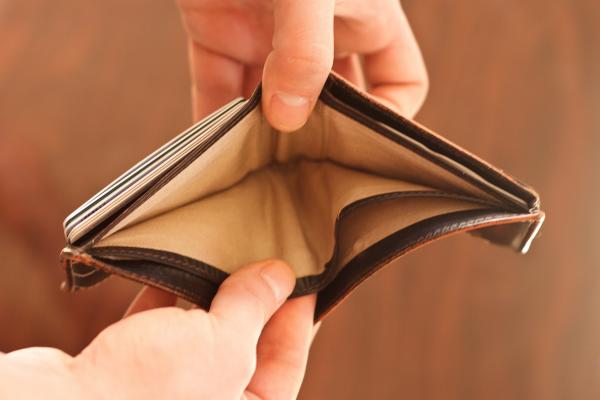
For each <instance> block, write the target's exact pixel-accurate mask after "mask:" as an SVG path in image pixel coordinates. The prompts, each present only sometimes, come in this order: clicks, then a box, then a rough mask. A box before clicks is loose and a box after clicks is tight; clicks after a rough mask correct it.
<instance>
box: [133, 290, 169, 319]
mask: <svg viewBox="0 0 600 400" xmlns="http://www.w3.org/2000/svg"><path fill="white" fill-rule="evenodd" d="M175 303H177V296H175V295H174V294H173V293H169V292H166V291H164V290H162V289H158V288H155V287H152V286H144V287H143V288H142V290H140V291H139V293H138V294H137V295H136V296H135V299H134V300H133V301H132V302H131V304H130V305H129V308H128V309H127V311H125V315H124V316H123V318H126V317H129V316H130V315H132V314H135V313H139V312H142V311H146V310H151V309H153V308H159V307H172V306H174V305H175Z"/></svg>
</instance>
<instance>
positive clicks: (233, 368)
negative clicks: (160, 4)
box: [0, 0, 428, 400]
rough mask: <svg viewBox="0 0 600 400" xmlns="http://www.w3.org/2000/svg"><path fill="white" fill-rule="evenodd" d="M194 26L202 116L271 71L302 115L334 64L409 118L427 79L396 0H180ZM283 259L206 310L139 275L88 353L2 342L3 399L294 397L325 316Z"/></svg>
mask: <svg viewBox="0 0 600 400" xmlns="http://www.w3.org/2000/svg"><path fill="white" fill-rule="evenodd" d="M179 7H180V9H181V14H182V17H183V22H184V25H185V27H186V30H187V32H188V37H189V56H190V69H191V76H192V83H193V85H192V99H193V104H194V116H195V118H197V119H199V118H202V117H203V116H205V115H207V114H208V113H210V112H211V111H214V110H215V109H216V108H218V107H219V106H221V105H223V104H224V103H226V102H227V101H229V100H231V99H233V98H235V97H238V96H244V97H247V96H248V95H249V94H250V93H251V92H252V90H253V89H254V88H255V87H256V85H257V84H258V82H259V81H260V80H262V82H263V98H262V106H263V110H264V113H265V115H266V116H267V119H268V120H269V122H270V123H271V125H272V126H273V127H275V128H277V129H279V130H281V131H284V132H290V131H293V130H295V129H298V128H300V127H301V126H302V125H303V124H304V123H305V122H306V120H307V118H308V115H309V114H310V111H311V110H312V108H313V106H314V104H315V102H316V101H317V98H318V95H319V93H320V91H321V89H322V87H323V84H324V82H325V79H326V77H327V74H328V73H329V71H330V70H331V69H333V70H335V71H336V72H337V73H339V74H340V75H342V76H343V77H345V78H346V79H347V80H349V81H351V82H352V83H354V84H355V85H356V86H358V87H359V88H361V89H363V90H365V91H368V92H369V93H370V94H371V95H373V96H375V97H377V98H378V99H379V100H380V101H382V102H384V103H386V104H387V105H388V106H389V107H391V108H394V109H396V110H397V111H398V112H400V113H401V114H403V115H405V116H408V117H412V116H413V115H414V114H415V113H416V112H417V111H418V109H419V107H420V106H421V104H422V102H423V100H424V99H425V96H426V93H427V88H428V80H427V73H426V70H425V66H424V64H423V59H422V57H421V53H420V51H419V48H418V46H417V43H416V41H415V39H414V36H413V34H412V31H411V29H410V27H409V25H408V22H407V20H406V17H405V15H404V13H403V11H402V9H401V7H400V5H399V3H398V2H397V1H396V0H371V1H365V0H346V1H334V0H302V1H300V0H247V1H242V0H212V1H211V0H180V1H179ZM294 283H295V277H294V274H293V271H292V269H291V268H290V267H289V266H287V265H286V264H285V263H283V262H282V261H277V260H269V261H262V262H257V263H254V264H251V265H248V266H244V267H242V268H240V270H239V271H238V272H236V273H234V274H232V275H231V276H230V277H229V278H228V279H227V280H226V281H225V282H224V283H223V284H222V286H221V287H220V289H219V291H218V292H217V295H216V297H215V299H214V301H213V303H212V305H211V307H210V310H207V311H204V310H200V309H197V308H195V309H190V310H183V309H181V308H177V307H175V301H176V298H175V297H174V296H173V295H171V294H169V293H166V292H163V291H161V290H159V289H154V288H149V287H146V288H144V289H143V290H142V291H141V292H140V294H139V295H138V296H137V297H136V299H135V300H134V301H133V302H132V304H131V306H130V307H129V310H128V311H127V313H126V314H125V316H124V318H123V319H122V320H120V321H119V322H117V323H115V324H113V325H110V326H108V327H107V328H106V329H105V330H104V331H102V332H101V333H100V334H99V335H98V336H97V337H96V338H95V339H94V340H93V341H92V342H91V343H90V344H89V345H88V346H87V347H86V348H85V349H84V350H83V351H82V352H81V353H80V354H78V355H76V356H74V357H72V356H70V355H67V354H65V353H63V352H61V351H60V350H57V349H51V348H27V349H22V350H18V351H15V352H12V353H8V354H4V355H2V354H0V398H45V399H53V398H56V399H62V400H65V399H71V398H74V399H75V398H77V399H79V398H86V399H103V398H110V399H149V398H169V399H199V398H200V399H205V398H206V399H236V400H237V399H294V398H296V397H297V395H298V391H299V390H300V385H301V383H302V379H303V377H304V372H305V369H306V363H307V359H308V351H309V348H310V344H311V342H312V339H313V337H314V334H315V332H316V329H317V327H316V326H315V325H314V324H313V315H314V307H315V296H314V295H312V296H304V297H300V298H295V299H288V300H286V299H287V298H288V296H289V295H290V293H291V292H292V289H293V286H294Z"/></svg>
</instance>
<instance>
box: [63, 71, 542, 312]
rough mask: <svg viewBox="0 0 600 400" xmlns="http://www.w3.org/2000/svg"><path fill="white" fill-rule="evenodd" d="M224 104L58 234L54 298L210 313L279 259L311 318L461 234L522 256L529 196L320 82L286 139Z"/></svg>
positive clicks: (532, 229)
mask: <svg viewBox="0 0 600 400" xmlns="http://www.w3.org/2000/svg"><path fill="white" fill-rule="evenodd" d="M260 99H261V89H260V86H259V87H258V88H257V89H256V90H255V92H254V94H253V95H252V96H251V97H250V98H249V99H236V100H234V101H232V102H231V103H229V104H227V105H225V106H224V107H222V108H221V109H220V110H218V111H216V112H215V113H213V114H212V115H210V116H208V117H207V118H205V119H204V120H202V121H200V122H199V123H197V124H196V125H194V126H193V127H191V128H189V129H188V130H187V131H185V132H183V133H182V134H180V135H179V136H177V137H175V138H174V139H173V140H171V141H170V142H168V143H167V144H166V145H164V146H162V147H161V148H159V149H158V150H156V151H155V152H154V153H152V154H151V155H149V156H148V157H146V158H145V159H144V160H142V161H140V162H139V163H138V164H136V165H135V166H134V167H133V168H131V169H130V170H129V171H127V172H126V173H125V174H123V175H122V176H120V177H119V178H117V179H116V180H115V181H114V182H112V183H111V184H110V185H108V186H107V187H106V188H104V189H103V190H102V191H100V192H99V193H98V194H96V195H95V196H93V197H92V198H91V199H89V200H88V201H87V202H85V203H84V204H83V205H82V206H81V207H79V208H78V209H77V210H76V211H74V212H73V213H72V214H71V215H69V217H68V218H67V219H66V220H65V222H64V229H65V236H66V239H67V245H66V247H65V248H64V249H63V251H62V253H61V259H62V261H63V265H64V267H65V270H66V282H65V284H64V286H65V287H66V288H67V289H70V290H73V291H74V290H77V289H80V288H86V287H90V286H94V285H96V284H98V283H99V282H101V281H103V280H104V279H105V278H107V277H108V276H110V275H120V276H122V277H125V278H128V279H133V280H135V281H139V282H142V283H145V284H147V285H151V286H155V287H159V288H162V289H164V290H166V291H169V292H172V293H175V294H177V295H178V296H180V297H182V298H184V299H186V300H188V301H190V302H192V303H195V304H196V305H198V306H200V307H203V308H208V307H209V306H210V303H211V300H212V298H213V296H214V295H215V293H216V291H217V289H218V287H219V285H220V284H221V282H223V280H224V279H225V278H226V277H227V276H228V275H229V274H230V273H232V272H234V271H235V270H236V269H238V268H240V267H241V266H243V265H245V264H248V263H251V262H255V261H259V260H264V259H270V258H271V259H272V258H277V259H282V260H284V261H286V262H287V263H288V264H289V265H290V266H291V267H292V268H293V269H294V271H295V273H296V277H297V280H296V286H295V288H294V291H293V293H292V296H300V295H304V294H308V293H318V295H317V307H316V311H315V319H316V320H319V319H321V318H322V317H323V316H324V315H325V314H326V313H327V312H328V311H330V310H331V309H332V308H333V307H334V306H335V305H336V304H338V303H339V302H340V301H341V300H342V299H343V298H344V297H345V296H346V295H348V294H349V293H350V292H351V291H352V290H353V289H354V288H355V287H356V286H357V285H358V284H359V283H360V282H362V281H363V280H364V279H366V278H368V277H369V276H370V275H371V274H372V273H373V272H375V271H376V270H378V269H379V268H381V267H383V266H384V265H386V264H388V263H390V262H391V261H392V260H394V259H396V258H397V257H400V256H402V255H403V254H406V253H407V252H409V251H411V250H414V249H416V248H418V247H420V246H423V245H425V244H427V243H429V242H431V241H433V240H437V239H440V238H442V237H445V236H448V235H450V234H453V233H457V232H464V231H471V232H472V233H475V234H477V236H480V237H483V238H485V239H487V240H489V241H491V242H493V243H497V244H500V245H504V246H509V247H511V248H513V249H515V250H517V251H520V252H523V253H525V252H526V251H527V250H528V248H529V247H530V244H531V242H532V240H533V239H534V237H535V236H536V234H537V233H538V231H539V228H540V226H541V224H542V222H543V219H544V213H543V212H542V211H541V210H540V203H539V198H538V195H537V194H536V193H535V192H534V191H533V190H532V189H531V188H529V187H527V186H526V185H524V184H522V183H520V182H519V181H517V180H515V179H514V178H511V177H510V176H508V175H506V174H505V173H503V172H502V171H501V170H499V169H497V168H495V167H493V166H491V165H490V164H488V163H486V162H485V161H483V160H481V159H479V158H477V157H476V156H474V155H472V154H470V153H468V152H467V151H465V150H463V149H461V148H460V147H458V146H457V145H454V144H452V143H451V142H449V141H448V140H446V139H444V138H442V137H440V136H438V135H437V134H435V133H433V132H431V131H429V130H428V129H426V128H424V127H422V126H421V125H419V124H417V123H415V122H412V121H410V120H408V119H406V118H403V117H402V116H400V115H398V114H397V113H395V112H394V111H392V110H390V109H389V108H387V107H385V106H384V105H382V104H380V103H379V102H378V101H377V100H376V99H374V98H372V97H371V96H370V95H368V94H366V93H363V92H361V91H360V90H358V89H356V88H355V87H353V86H352V85H351V84H349V83H347V82H346V81H344V80H343V79H342V78H340V77H339V76H338V75H335V74H333V73H332V74H330V75H329V77H328V79H327V81H326V84H325V86H324V88H323V90H322V92H321V94H320V97H319V99H318V101H317V104H316V106H315V108H314V111H313V112H312V114H311V115H310V117H309V119H308V122H307V123H306V124H305V125H304V126H303V127H302V128H300V129H299V130H297V131H295V132H292V133H283V132H279V131H277V130H275V129H274V128H272V127H271V126H270V125H269V123H268V121H267V120H266V118H265V116H264V115H263V113H262V110H261V106H260Z"/></svg>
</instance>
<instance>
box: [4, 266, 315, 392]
mask: <svg viewBox="0 0 600 400" xmlns="http://www.w3.org/2000/svg"><path fill="white" fill-rule="evenodd" d="M294 283H295V277H294V274H293V272H292V270H291V269H290V268H289V267H287V266H286V265H285V264H283V262H280V261H266V262H260V263H255V264H252V265H249V266H247V267H244V268H242V269H240V270H239V271H238V272H236V273H234V274H232V275H231V276H230V277H229V278H228V279H226V280H225V281H224V283H223V284H222V285H221V287H220V288H219V291H218V292H217V295H216V296H215V298H214V300H213V302H212V305H211V307H210V311H208V312H207V311H204V310H200V309H191V310H187V311H186V310H183V309H180V308H176V307H163V306H165V305H166V304H165V303H167V302H171V301H172V298H171V296H169V295H168V294H167V293H165V292H162V291H159V290H158V289H153V288H146V289H145V291H144V292H142V293H141V294H140V295H139V296H138V299H137V300H136V301H135V302H134V303H133V304H132V307H131V308H130V311H129V315H128V316H126V318H124V319H122V320H121V321H119V322H117V323H115V324H113V325H111V326H109V327H108V328H106V329H105V330H104V331H103V332H101V333H100V335H98V336H97V337H96V338H95V339H94V341H93V342H92V343H91V344H90V345H89V346H88V347H87V348H86V349H84V351H83V352H82V353H81V354H80V355H78V356H76V357H75V358H70V357H68V356H67V355H65V354H64V353H61V352H59V351H58V350H54V349H25V350H20V351H17V352H14V353H9V354H8V355H6V356H3V357H0V395H7V396H8V395H12V396H15V395H17V397H18V396H22V397H23V398H29V397H28V395H29V396H32V398H33V396H38V397H39V396H40V395H42V397H44V398H53V397H52V396H55V397H56V398H61V399H62V400H65V399H69V398H71V397H72V398H90V399H103V398H110V399H121V398H122V399H145V400H146V399H150V398H152V399H153V398H161V399H162V398H168V399H192V398H193V399H235V400H237V399H240V398H241V399H293V398H296V396H297V394H298V391H299V388H300V384H301V382H302V378H303V375H304V370H305V368H306V362H307V357H308V349H309V346H310V342H311V341H312V337H313V335H314V329H315V328H314V325H313V314H314V305H315V304H314V302H315V297H314V296H306V297H300V298H296V299H292V300H288V301H285V300H286V298H287V297H288V296H289V294H290V293H291V291H292V289H293V286H294ZM284 302H285V303H284ZM155 307H162V308H156V309H153V308H155ZM28 382H36V384H35V385H31V384H29V383H28ZM15 389H16V390H15ZM19 398H21V397H19Z"/></svg>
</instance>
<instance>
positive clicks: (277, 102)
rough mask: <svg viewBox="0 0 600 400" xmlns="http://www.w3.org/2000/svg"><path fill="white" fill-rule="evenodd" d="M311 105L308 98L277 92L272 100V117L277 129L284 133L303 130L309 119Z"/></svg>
mask: <svg viewBox="0 0 600 400" xmlns="http://www.w3.org/2000/svg"><path fill="white" fill-rule="evenodd" d="M309 105H310V102H309V101H308V98H306V97H303V96H297V95H294V94H289V93H284V92H276V93H275V94H274V95H273V97H272V98H271V116H272V119H273V120H274V122H275V124H276V125H277V126H276V128H278V129H281V130H284V131H293V130H296V129H299V128H301V127H302V125H304V123H305V122H306V120H307V118H308V112H309Z"/></svg>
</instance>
